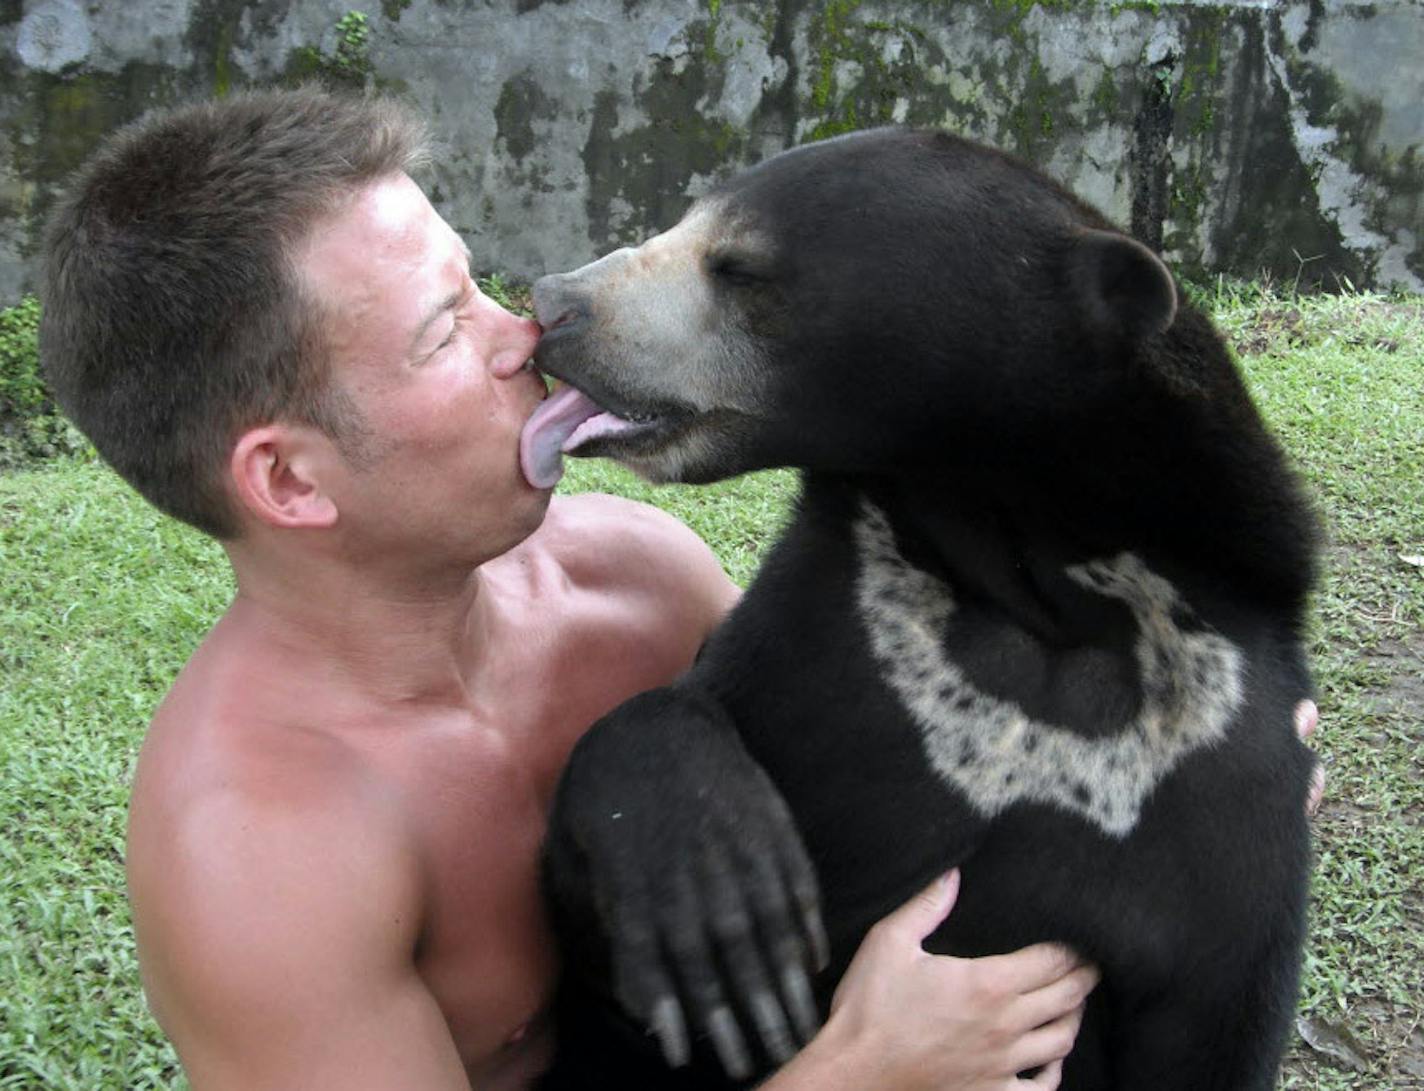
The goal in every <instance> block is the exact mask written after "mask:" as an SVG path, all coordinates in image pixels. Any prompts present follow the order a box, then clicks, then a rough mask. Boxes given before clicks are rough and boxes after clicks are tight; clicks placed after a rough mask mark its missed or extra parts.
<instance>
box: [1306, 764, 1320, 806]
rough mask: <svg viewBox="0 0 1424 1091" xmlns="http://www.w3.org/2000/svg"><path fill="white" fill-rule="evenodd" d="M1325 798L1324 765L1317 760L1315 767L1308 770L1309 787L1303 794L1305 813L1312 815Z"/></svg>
mask: <svg viewBox="0 0 1424 1091" xmlns="http://www.w3.org/2000/svg"><path fill="white" fill-rule="evenodd" d="M1324 798H1325V766H1323V765H1321V764H1320V762H1319V761H1317V762H1316V763H1315V768H1313V769H1311V771H1310V789H1309V790H1308V791H1307V792H1306V794H1305V813H1306V814H1308V815H1314V814H1315V813H1316V812H1317V811H1319V810H1320V803H1321V800H1323V799H1324Z"/></svg>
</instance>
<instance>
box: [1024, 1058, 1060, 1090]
mask: <svg viewBox="0 0 1424 1091" xmlns="http://www.w3.org/2000/svg"><path fill="white" fill-rule="evenodd" d="M1062 1081H1063V1062H1062V1061H1054V1062H1053V1063H1052V1064H1046V1065H1044V1066H1043V1067H1042V1068H1040V1069H1039V1070H1038V1074H1037V1075H1035V1076H1033V1077H1032V1078H1030V1079H1027V1080H1018V1081H1016V1082H1017V1083H1019V1084H1021V1085H1022V1086H1024V1087H1041V1088H1045V1089H1046V1091H1053V1089H1054V1088H1056V1087H1057V1086H1058V1085H1059V1084H1060V1083H1061V1082H1062Z"/></svg>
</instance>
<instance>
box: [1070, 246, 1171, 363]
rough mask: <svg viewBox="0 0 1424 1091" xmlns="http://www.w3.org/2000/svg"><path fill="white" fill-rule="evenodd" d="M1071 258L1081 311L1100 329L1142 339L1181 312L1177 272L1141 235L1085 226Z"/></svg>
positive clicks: (1073, 284) (1092, 326)
mask: <svg viewBox="0 0 1424 1091" xmlns="http://www.w3.org/2000/svg"><path fill="white" fill-rule="evenodd" d="M1068 262H1069V264H1068V283H1069V286H1070V288H1071V290H1072V292H1073V294H1074V297H1075V299H1076V302H1077V304H1078V308H1079V311H1080V312H1081V314H1082V316H1083V318H1084V320H1085V321H1086V323H1087V324H1088V327H1089V328H1090V329H1092V330H1094V331H1095V332H1097V333H1099V334H1105V335H1108V336H1109V337H1121V338H1126V339H1127V340H1130V341H1140V340H1142V339H1144V338H1147V337H1151V336H1153V335H1154V334H1159V333H1163V332H1165V331H1166V329H1167V327H1169V326H1170V325H1171V324H1172V320H1173V319H1174V318H1175V317H1176V315H1177V288H1176V285H1175V284H1173V282H1172V274H1171V273H1169V272H1167V267H1166V266H1165V265H1163V264H1162V262H1161V260H1160V259H1159V258H1158V257H1157V255H1156V254H1154V253H1152V251H1151V250H1149V249H1147V247H1145V246H1143V245H1142V244H1141V243H1140V242H1138V241H1136V240H1135V239H1130V238H1128V237H1127V236H1126V235H1120V234H1118V233H1117V232H1115V231H1096V230H1093V229H1092V228H1079V229H1078V230H1077V232H1076V233H1075V235H1074V238H1073V241H1072V244H1071V250H1070V253H1069V259H1068Z"/></svg>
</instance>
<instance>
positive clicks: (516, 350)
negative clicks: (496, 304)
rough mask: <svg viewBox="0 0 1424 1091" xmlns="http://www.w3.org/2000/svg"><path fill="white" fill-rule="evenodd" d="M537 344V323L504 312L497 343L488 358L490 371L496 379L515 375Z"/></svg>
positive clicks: (531, 354) (530, 319)
mask: <svg viewBox="0 0 1424 1091" xmlns="http://www.w3.org/2000/svg"><path fill="white" fill-rule="evenodd" d="M538 344H539V323H538V322H535V321H534V320H533V319H532V318H520V317H519V316H518V315H514V314H509V313H508V312H505V315H504V317H503V318H502V319H501V321H500V334H499V344H498V347H497V348H496V349H495V352H494V355H493V357H492V359H491V360H490V371H491V372H492V373H493V374H494V376H495V378H497V379H508V378H509V377H510V376H512V375H516V374H518V372H519V369H520V368H522V367H523V366H524V365H525V363H527V362H528V360H529V358H530V357H531V356H533V355H534V348H535V346H537V345H538Z"/></svg>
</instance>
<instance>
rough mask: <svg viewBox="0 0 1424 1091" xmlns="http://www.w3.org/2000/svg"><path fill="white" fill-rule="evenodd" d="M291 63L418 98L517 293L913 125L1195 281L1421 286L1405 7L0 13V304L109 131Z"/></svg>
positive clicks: (591, 3)
mask: <svg viewBox="0 0 1424 1091" xmlns="http://www.w3.org/2000/svg"><path fill="white" fill-rule="evenodd" d="M353 8H354V9H358V10H361V11H363V12H365V13H367V15H368V26H369V38H368V41H367V42H366V44H365V45H364V46H363V45H361V43H359V42H355V41H354V40H352V38H351V35H349V34H347V35H343V34H341V33H340V32H339V31H338V30H337V24H338V21H339V20H340V19H341V18H342V16H343V15H345V14H346V13H347V11H348V10H349V9H353ZM343 40H344V45H343ZM338 58H344V63H341V62H340V61H339V60H338ZM314 73H315V74H318V75H325V76H326V77H328V78H332V79H337V80H341V79H345V80H347V81H348V82H357V83H360V82H365V83H368V84H371V85H375V86H380V87H382V88H385V89H388V90H391V91H393V92H394V93H397V94H401V95H404V96H406V97H408V98H409V99H410V100H411V101H413V102H414V103H416V104H418V106H419V107H420V108H421V109H423V110H424V111H425V112H426V113H427V114H428V116H429V117H430V118H431V119H432V121H433V122H434V128H435V131H436V134H437V136H438V138H439V141H440V154H439V159H438V164H437V166H436V167H435V169H434V171H433V175H432V176H431V177H430V178H428V179H426V180H425V181H426V183H427V186H428V188H429V189H430V191H431V193H432V196H433V198H434V200H435V201H436V204H437V206H438V207H439V208H440V210H441V211H442V212H443V213H444V215H445V216H446V217H447V218H448V219H449V220H450V221H451V223H452V224H454V225H455V226H456V228H457V229H458V230H459V231H460V232H461V233H462V234H463V235H464V236H465V238H466V240H467V241H468V242H469V244H470V246H471V247H472V249H473V250H474V252H475V254H476V262H477V265H479V266H480V267H481V268H483V269H487V270H503V271H506V272H508V273H511V274H514V275H515V276H518V277H532V276H535V275H538V274H540V273H542V272H544V271H546V270H551V269H561V268H566V267H568V266H571V265H574V264H577V263H580V262H583V261H585V260H587V259H589V258H592V257H594V256H596V255H597V254H599V253H602V252H604V251H606V250H608V249H609V248H611V247H613V246H615V245H617V244H619V243H622V242H625V241H631V240H634V239H637V238H639V237H640V236H643V235H644V234H646V233H648V232H649V231H652V230H655V229H658V228H661V227H665V226H667V225H669V224H670V223H672V222H673V221H674V220H675V219H676V217H677V216H678V215H679V213H680V211H681V210H682V208H683V207H684V206H685V204H686V201H687V199H688V195H692V194H696V193H698V192H700V191H702V190H704V189H705V188H706V187H707V186H708V185H709V184H711V183H712V182H713V181H714V180H715V179H717V178H718V177H720V176H721V175H722V174H724V173H725V172H727V171H728V170H730V169H733V168H734V167H735V166H737V165H738V164H742V163H748V162H753V161H755V160H757V159H760V158H763V157H765V156H767V155H769V154H772V153H773V152H776V151H778V150H779V149H781V148H784V147H787V146H789V145H792V144H796V143H800V142H804V141H806V140H810V139H814V138H817V137H820V136H825V135H830V134H833V133H837V132H842V131H846V130H848V129H851V128H856V127H863V126H867V125H874V124H882V123H888V122H908V123H913V124H922V125H940V126H945V127H947V128H950V129H952V130H955V131H957V132H960V133H963V134H966V135H969V136H972V137H976V138H978V139H981V140H984V141H987V142H989V143H992V144H996V145H998V146H1000V147H1004V148H1007V149H1011V150H1014V151H1017V152H1019V153H1021V154H1023V155H1024V156H1026V157H1028V158H1029V159H1031V160H1033V161H1034V162H1036V163H1038V164H1039V165H1040V166H1042V167H1044V168H1045V169H1046V170H1047V171H1048V172H1049V173H1050V174H1052V175H1054V176H1056V177H1057V178H1059V179H1060V180H1062V181H1064V182H1066V183H1067V184H1068V185H1070V186H1071V187H1073V188H1074V189H1076V190H1077V191H1078V192H1079V193H1080V194H1082V195H1083V196H1085V197H1087V198H1088V199H1089V200H1091V201H1093V202H1094V203H1096V204H1098V205H1099V206H1100V207H1102V208H1103V209H1104V210H1105V211H1106V212H1108V213H1109V215H1111V216H1112V217H1113V218H1115V219H1116V220H1117V221H1118V222H1120V223H1122V224H1123V225H1124V226H1127V227H1130V228H1131V229H1132V230H1133V231H1134V232H1135V233H1136V234H1137V235H1138V236H1139V237H1140V238H1142V239H1144V240H1145V241H1147V242H1149V243H1151V244H1153V245H1155V246H1158V247H1159V248H1161V249H1162V250H1163V251H1164V252H1165V253H1166V255H1167V256H1168V257H1169V258H1170V259H1172V260H1173V261H1175V262H1177V263H1178V264H1179V266H1180V267H1181V268H1183V269H1184V270H1185V271H1186V272H1188V273H1191V274H1195V275H1198V276H1200V275H1203V274H1208V273H1215V272H1218V271H1224V272H1228V273H1236V274H1242V275H1248V276H1249V275H1253V274H1256V273H1259V272H1261V271H1262V270H1266V271H1269V272H1270V273H1272V274H1273V275H1274V276H1276V277H1277V278H1279V279H1283V280H1286V281H1295V280H1296V279H1297V278H1299V280H1300V281H1301V282H1302V283H1311V284H1313V283H1322V284H1323V285H1325V286H1326V287H1335V286H1337V285H1339V284H1340V283H1341V282H1342V278H1348V281H1349V282H1350V283H1352V284H1354V285H1356V286H1360V287H1363V286H1366V285H1380V286H1386V285H1391V284H1393V285H1400V286H1404V287H1407V288H1410V289H1413V290H1416V291H1417V290H1424V197H1422V195H1424V5H1421V4H1420V2H1419V0H1373V2H1370V3H1364V2H1358V0H1221V2H1214V3H1204V2H1199V0H1126V2H1122V0H1119V2H1110V0H1082V2H1078V0H830V2H811V0H774V2H769V3H753V2H749V0H747V2H744V0H102V2H95V0H0V303H3V302H9V301H12V300H13V299H14V298H15V297H16V296H17V295H18V294H19V293H20V292H21V291H23V290H24V289H25V288H26V287H28V286H29V285H31V284H32V283H33V281H34V272H35V265H34V262H35V254H36V250H37V247H38V241H39V233H40V227H41V225H42V223H43V220H44V216H45V212H46V210H47V208H48V207H49V205H50V204H51V202H52V199H53V194H54V193H55V192H56V187H57V186H59V185H60V184H61V182H62V179H63V178H64V176H65V175H66V174H67V173H68V172H69V171H70V170H71V169H73V168H74V167H75V166H76V165H77V164H78V163H80V162H81V161H82V160H83V158H84V156H85V155H86V154H87V153H88V151H89V150H90V149H91V148H92V147H93V146H94V144H95V142H96V141H98V140H99V139H100V138H102V136H103V135H104V134H105V133H107V132H109V131H110V130H112V129H113V128H114V127H115V126H117V125H119V124H121V123H122V122H124V121H126V120H128V119H130V118H132V117H135V116H137V115H138V114H140V113H142V112H143V111H144V110H146V109H148V108H150V107H152V106H156V105H161V104H165V103H172V102H177V101H183V100H187V99H190V98H194V97H199V96H204V95H211V94H215V93H224V92H226V91H228V90H230V89H233V88H236V87H240V86H243V85H246V84H249V83H266V82H271V81H277V80H282V79H297V78H301V77H302V76H304V75H308V76H309V75H312V74H314Z"/></svg>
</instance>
